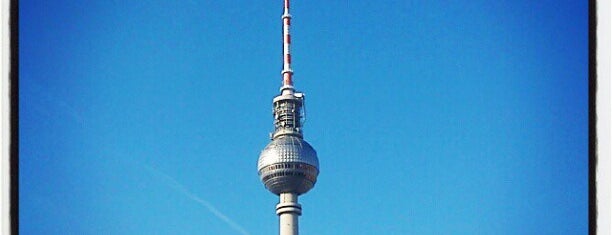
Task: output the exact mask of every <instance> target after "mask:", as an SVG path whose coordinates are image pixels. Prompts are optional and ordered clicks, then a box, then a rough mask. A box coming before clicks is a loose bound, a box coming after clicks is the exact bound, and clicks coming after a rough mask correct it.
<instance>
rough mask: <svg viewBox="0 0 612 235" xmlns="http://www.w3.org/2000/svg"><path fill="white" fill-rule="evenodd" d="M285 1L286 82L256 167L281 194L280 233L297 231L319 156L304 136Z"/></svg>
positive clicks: (268, 185)
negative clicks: (302, 201) (300, 201)
mask: <svg viewBox="0 0 612 235" xmlns="http://www.w3.org/2000/svg"><path fill="white" fill-rule="evenodd" d="M284 1H285V8H284V13H283V15H282V17H281V18H282V21H283V70H282V71H281V75H282V78H283V83H282V86H281V88H280V95H278V96H276V97H274V99H273V100H272V106H273V110H272V114H273V116H274V132H273V133H271V134H270V137H271V140H272V141H271V142H270V143H269V144H268V145H267V146H266V147H265V148H264V149H263V151H261V154H260V155H259V160H258V162H257V171H258V174H259V177H260V179H261V181H262V182H263V183H264V185H265V186H266V188H267V189H268V190H270V192H272V193H274V194H276V195H279V197H280V202H279V203H278V205H276V214H277V215H278V216H279V217H280V218H279V219H280V235H297V234H298V216H300V215H301V214H302V206H301V205H300V204H298V196H299V195H301V194H304V193H306V192H308V191H309V190H310V189H312V188H313V187H314V185H315V183H316V182H317V176H318V175H319V159H318V158H317V152H316V151H315V150H314V148H312V146H310V144H308V142H306V141H305V140H304V139H303V134H302V124H303V121H304V120H303V119H304V112H302V108H304V99H305V96H304V94H303V93H300V92H297V91H296V90H295V89H294V87H293V80H292V76H293V70H291V52H290V45H291V35H290V34H289V27H290V26H291V15H290V14H289V0H284Z"/></svg>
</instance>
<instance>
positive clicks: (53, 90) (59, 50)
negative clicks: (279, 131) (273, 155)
mask: <svg viewBox="0 0 612 235" xmlns="http://www.w3.org/2000/svg"><path fill="white" fill-rule="evenodd" d="M19 11H20V12H19V13H20V25H19V30H20V32H19V33H20V39H19V53H20V61H19V63H20V88H19V97H20V104H19V105H20V106H19V108H20V110H19V112H20V127H19V134H20V137H19V140H20V149H19V153H20V159H19V164H20V176H19V186H20V196H19V197H20V212H19V213H20V214H19V219H20V232H21V233H22V234H228V235H229V234H252V235H256V234H276V233H277V226H278V221H277V217H276V215H275V213H274V207H275V205H276V203H277V201H278V198H277V197H276V196H275V195H273V194H271V193H269V192H267V191H266V190H265V188H264V186H263V185H262V184H261V182H260V181H259V178H258V176H257V170H256V161H257V158H258V155H259V152H260V151H261V150H262V149H263V147H264V146H265V145H266V144H267V143H268V141H269V139H268V133H269V132H270V131H271V130H272V116H271V99H272V97H273V96H275V95H276V94H278V87H279V86H280V82H281V77H280V70H281V62H282V61H281V58H282V57H281V21H280V15H281V13H282V1H280V0H278V1H94V2H93V3H92V2H90V1H59V0H57V1H56V0H52V1H32V0H24V1H20V10H19ZM587 13H588V11H587V1H569V0H567V1H565V0H563V1H552V0H551V1H526V0H525V1H399V0H396V1H392V0H385V1H365V0H351V1H323V0H311V1H292V15H293V16H294V18H293V21H292V39H293V40H292V57H293V60H292V61H293V64H292V66H293V69H294V71H295V76H294V80H295V85H296V87H297V88H298V89H299V90H301V91H304V92H305V93H306V94H307V102H306V105H307V108H306V112H307V122H306V125H305V133H304V134H305V138H306V140H307V141H308V142H309V143H311V144H312V145H313V146H314V147H315V149H316V150H317V152H318V155H319V160H320V164H321V166H320V168H321V169H320V170H321V174H320V175H319V181H318V182H317V185H316V187H315V188H314V189H313V190H312V191H310V192H309V193H308V194H306V195H304V196H302V197H300V203H301V204H302V205H303V216H301V217H300V231H301V233H302V234H323V235H325V234H586V233H587V228H588V226H587V225H588V224H587V222H588V214H587V209H588V200H587V199H588V198H587V195H588V186H587V183H588V178H587V172H588V164H587V159H588V156H587V153H588V152H587V151H588V138H587V137H588V114H587V110H588V109H587V104H588V86H587V85H588V84H587V78H588V74H587V67H588V60H587V55H588V34H587V33H588V31H587V29H588V27H587V26H588V25H587V23H588V19H587Z"/></svg>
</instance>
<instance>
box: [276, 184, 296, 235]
mask: <svg viewBox="0 0 612 235" xmlns="http://www.w3.org/2000/svg"><path fill="white" fill-rule="evenodd" d="M279 197H280V202H279V203H278V205H276V214H277V215H278V217H279V222H280V223H279V224H280V230H279V231H280V232H279V233H280V235H298V216H300V215H302V206H301V205H300V204H298V203H297V200H298V195H297V194H295V193H281V194H280V195H279Z"/></svg>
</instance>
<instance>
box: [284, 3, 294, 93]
mask: <svg viewBox="0 0 612 235" xmlns="http://www.w3.org/2000/svg"><path fill="white" fill-rule="evenodd" d="M282 19H283V71H281V74H282V76H283V86H282V87H281V91H284V90H289V91H290V92H292V91H293V79H292V77H293V70H292V69H291V34H289V27H290V26H291V14H289V0H285V10H284V13H283V16H282Z"/></svg>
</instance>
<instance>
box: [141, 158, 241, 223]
mask: <svg viewBox="0 0 612 235" xmlns="http://www.w3.org/2000/svg"><path fill="white" fill-rule="evenodd" d="M145 167H146V168H147V169H148V170H149V171H152V172H154V173H156V174H158V175H161V176H162V177H164V178H165V179H166V180H168V181H169V182H170V186H171V187H172V188H175V189H177V190H179V192H181V193H183V195H185V196H187V197H188V198H189V199H191V200H194V201H195V202H197V203H199V204H200V205H202V206H204V207H205V208H206V209H208V211H210V212H211V213H213V215H215V216H216V217H217V218H219V219H221V220H223V222H225V223H226V224H227V225H229V226H230V227H232V228H233V229H234V230H236V231H238V232H240V233H241V234H243V235H250V233H249V232H247V231H246V230H245V229H244V228H243V227H242V226H240V225H239V224H237V223H236V222H234V221H233V220H232V219H230V218H229V217H227V216H226V215H224V214H223V213H221V211H219V210H218V209H217V208H215V207H214V206H213V205H212V204H210V202H208V201H206V200H204V199H202V198H200V197H198V196H197V195H195V194H193V193H192V192H191V191H189V190H187V188H185V186H183V185H182V184H181V183H179V182H178V181H176V180H175V179H174V178H172V177H171V176H169V175H167V174H166V173H164V172H161V171H159V170H157V169H155V168H153V167H151V166H147V165H145Z"/></svg>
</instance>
